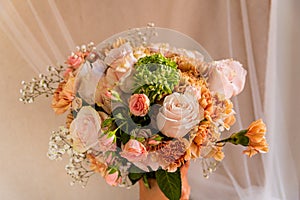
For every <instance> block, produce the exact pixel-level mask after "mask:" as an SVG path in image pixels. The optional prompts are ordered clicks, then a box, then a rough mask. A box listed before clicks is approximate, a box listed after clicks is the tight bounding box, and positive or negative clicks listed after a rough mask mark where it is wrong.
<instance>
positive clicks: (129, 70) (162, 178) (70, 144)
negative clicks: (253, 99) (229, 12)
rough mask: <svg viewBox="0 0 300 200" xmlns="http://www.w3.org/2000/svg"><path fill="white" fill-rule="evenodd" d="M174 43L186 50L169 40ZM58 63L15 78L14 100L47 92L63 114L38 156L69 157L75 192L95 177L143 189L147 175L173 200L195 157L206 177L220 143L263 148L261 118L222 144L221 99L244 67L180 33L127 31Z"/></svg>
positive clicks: (228, 109)
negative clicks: (18, 83)
mask: <svg viewBox="0 0 300 200" xmlns="http://www.w3.org/2000/svg"><path fill="white" fill-rule="evenodd" d="M162 35H165V36H166V37H165V38H164V39H163V41H160V40H161V39H162V38H163V36H162ZM171 36H174V37H175V39H174V37H173V39H170V38H172V37H171ZM182 38H183V39H182ZM168 40H169V42H168ZM170 40H172V41H170ZM180 40H181V41H183V43H182V44H186V43H188V44H191V45H190V47H191V48H192V49H184V48H183V46H180V45H182V44H179V45H174V44H173V43H174V41H177V42H178V41H180ZM157 41H158V42H157ZM175 43H176V42H175ZM179 43H180V42H179ZM65 64H66V65H65V66H58V67H52V66H51V67H49V68H48V71H49V74H48V75H44V74H40V75H39V78H34V79H33V80H32V81H30V82H23V85H24V86H23V89H22V90H21V93H22V95H23V96H22V98H21V99H20V100H21V101H23V102H25V103H31V102H33V101H34V100H35V98H36V97H37V96H41V95H46V96H52V98H53V99H52V108H53V110H54V112H55V113H57V114H63V113H66V123H65V126H62V127H59V129H58V130H57V131H53V132H52V134H51V137H50V142H49V151H48V156H49V158H50V159H52V160H58V159H61V158H62V156H63V155H64V154H68V155H69V157H70V161H69V164H68V165H67V166H66V170H67V173H68V174H69V175H70V176H71V177H72V183H75V182H78V183H80V184H82V185H83V186H85V185H86V183H87V181H88V179H89V177H90V176H91V175H93V174H99V175H101V176H102V177H103V178H104V179H105V181H106V182H107V183H108V184H109V185H112V186H125V187H130V186H131V185H133V184H135V183H136V182H138V181H140V183H143V184H144V185H145V186H146V188H151V184H150V183H152V182H150V181H149V180H152V179H156V182H157V184H158V186H159V188H160V190H161V191H162V193H163V194H164V195H165V196H166V197H167V198H169V199H180V198H184V197H183V196H184V195H186V194H183V192H182V191H183V190H182V180H181V177H182V176H181V172H182V170H180V169H182V168H183V167H184V166H186V165H188V163H189V161H190V160H193V159H201V160H202V162H203V163H204V166H203V174H204V176H208V175H209V173H210V172H211V171H213V170H215V168H216V164H217V162H220V161H221V160H222V159H223V157H224V153H223V151H222V149H223V146H224V145H225V144H226V143H232V144H236V145H237V144H240V145H243V146H245V147H246V150H245V151H244V153H245V154H247V155H248V156H250V157H251V156H252V155H254V154H256V153H258V152H267V151H268V146H267V143H266V140H265V137H264V134H265V132H266V127H265V125H264V123H263V122H262V120H258V121H255V122H253V123H252V124H251V125H250V126H249V127H248V128H247V129H245V130H241V131H239V132H237V133H233V134H232V135H231V136H229V137H227V138H223V139H222V137H221V134H222V132H224V131H225V130H229V129H230V127H231V126H232V125H233V124H234V122H235V116H234V115H235V112H234V109H233V103H232V102H231V100H230V98H231V97H233V96H236V95H238V94H239V93H240V92H241V91H242V90H243V88H244V84H245V77H246V71H245V70H244V69H243V67H242V65H241V64H240V63H239V62H238V61H234V60H232V59H226V60H220V61H212V60H211V58H210V57H209V55H208V54H207V53H206V52H205V50H204V49H203V48H202V47H201V46H200V45H198V44H197V43H196V42H195V41H193V40H192V39H190V38H188V37H187V36H184V35H183V34H180V33H178V32H175V31H171V30H167V29H161V28H156V27H153V26H148V27H146V28H138V29H132V30H129V31H126V32H124V33H121V34H118V35H115V36H113V37H112V38H109V39H108V40H106V41H104V42H102V43H101V44H100V45H98V46H95V45H94V44H93V43H90V44H89V45H87V46H85V45H83V46H81V47H78V48H77V49H76V51H75V52H74V53H72V54H71V55H70V56H69V57H68V58H67V61H66V63H65ZM187 195H188V194H187Z"/></svg>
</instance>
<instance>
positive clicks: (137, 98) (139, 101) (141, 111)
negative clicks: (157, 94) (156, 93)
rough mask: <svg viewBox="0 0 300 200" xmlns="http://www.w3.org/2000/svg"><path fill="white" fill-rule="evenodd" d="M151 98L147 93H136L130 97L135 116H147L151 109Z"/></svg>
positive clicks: (130, 105) (132, 111) (130, 107)
mask: <svg viewBox="0 0 300 200" xmlns="http://www.w3.org/2000/svg"><path fill="white" fill-rule="evenodd" d="M149 106H150V100H149V99H148V97H147V95H145V94H134V95H132V96H131V97H130V99H129V109H130V112H131V113H132V114H133V115H135V116H145V115H146V114H147V113H148V111H149Z"/></svg>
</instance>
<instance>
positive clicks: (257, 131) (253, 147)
mask: <svg viewBox="0 0 300 200" xmlns="http://www.w3.org/2000/svg"><path fill="white" fill-rule="evenodd" d="M265 133H266V125H265V124H264V122H263V121H262V120H261V119H259V120H257V121H255V122H252V123H251V124H250V126H249V127H248V131H247V133H246V134H245V136H247V137H248V138H249V145H248V149H246V150H245V151H243V153H244V154H246V155H248V156H249V157H252V156H253V155H255V154H257V153H266V152H268V151H269V148H268V144H267V141H266V138H265Z"/></svg>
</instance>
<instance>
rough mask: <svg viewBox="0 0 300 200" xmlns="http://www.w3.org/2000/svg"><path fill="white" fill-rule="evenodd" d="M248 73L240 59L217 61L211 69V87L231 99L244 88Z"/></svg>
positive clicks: (209, 84) (209, 80)
mask: <svg viewBox="0 0 300 200" xmlns="http://www.w3.org/2000/svg"><path fill="white" fill-rule="evenodd" d="M246 74H247V71H246V70H245V69H244V68H243V67H242V64H241V63H239V62H238V61H234V60H232V59H227V60H221V61H215V62H214V63H213V66H212V67H211V68H210V71H209V78H208V86H209V89H210V90H211V91H213V92H219V93H221V94H224V95H225V97H226V98H228V99H229V98H231V97H232V96H236V95H238V94H239V93H240V92H241V91H242V90H243V89H244V85H245V80H246Z"/></svg>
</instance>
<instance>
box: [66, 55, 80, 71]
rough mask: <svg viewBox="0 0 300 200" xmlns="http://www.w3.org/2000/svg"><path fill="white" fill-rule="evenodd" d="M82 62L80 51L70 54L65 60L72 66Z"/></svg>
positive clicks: (77, 65) (75, 66)
mask: <svg viewBox="0 0 300 200" xmlns="http://www.w3.org/2000/svg"><path fill="white" fill-rule="evenodd" d="M82 62H83V58H82V56H81V53H80V52H77V53H72V55H71V56H69V57H68V60H67V64H68V65H69V66H70V67H73V68H78V67H79V66H80V65H81V63H82Z"/></svg>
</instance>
